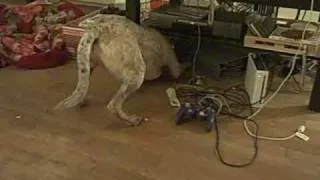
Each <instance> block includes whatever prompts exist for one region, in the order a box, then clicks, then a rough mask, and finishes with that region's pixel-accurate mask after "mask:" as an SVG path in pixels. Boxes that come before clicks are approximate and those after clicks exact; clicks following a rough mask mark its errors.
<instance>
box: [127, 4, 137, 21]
mask: <svg viewBox="0 0 320 180" xmlns="http://www.w3.org/2000/svg"><path fill="white" fill-rule="evenodd" d="M126 12H127V18H129V19H131V20H132V21H134V22H135V23H137V24H140V0H126Z"/></svg>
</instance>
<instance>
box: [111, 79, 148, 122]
mask: <svg viewBox="0 0 320 180" xmlns="http://www.w3.org/2000/svg"><path fill="white" fill-rule="evenodd" d="M132 79H134V80H133V81H131V82H124V83H123V84H122V85H121V86H120V88H119V90H118V91H117V93H116V95H115V96H114V97H113V98H112V99H111V101H110V102H109V104H108V110H109V111H111V112H113V113H116V114H117V115H118V116H119V117H120V118H121V119H124V120H126V121H127V123H128V125H134V126H135V125H139V124H140V123H141V122H142V121H144V120H145V119H144V117H142V116H137V115H128V114H127V113H126V112H124V110H123V104H124V103H125V101H126V100H127V99H128V97H129V96H130V95H131V94H132V93H134V92H135V91H137V90H138V89H139V88H140V86H141V84H142V82H143V76H137V77H134V78H132Z"/></svg>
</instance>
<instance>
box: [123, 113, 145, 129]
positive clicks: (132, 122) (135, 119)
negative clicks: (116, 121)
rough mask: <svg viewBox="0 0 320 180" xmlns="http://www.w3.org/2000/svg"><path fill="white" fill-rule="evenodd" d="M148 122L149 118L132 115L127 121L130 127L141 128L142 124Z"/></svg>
mask: <svg viewBox="0 0 320 180" xmlns="http://www.w3.org/2000/svg"><path fill="white" fill-rule="evenodd" d="M148 120H149V119H148V118H145V117H143V116H136V115H132V116H130V117H129V119H128V120H127V124H128V125H129V126H139V125H140V124H141V123H142V122H144V121H148Z"/></svg>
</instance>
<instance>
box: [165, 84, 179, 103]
mask: <svg viewBox="0 0 320 180" xmlns="http://www.w3.org/2000/svg"><path fill="white" fill-rule="evenodd" d="M166 93H167V96H168V98H169V103H170V105H171V106H172V107H180V106H181V104H180V101H179V99H178V98H177V94H176V90H175V89H173V88H171V87H170V88H168V89H167V90H166Z"/></svg>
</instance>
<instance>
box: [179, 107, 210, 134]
mask: <svg viewBox="0 0 320 180" xmlns="http://www.w3.org/2000/svg"><path fill="white" fill-rule="evenodd" d="M198 116H200V117H202V119H203V120H205V121H207V123H208V124H207V127H206V130H207V131H208V132H210V131H211V130H212V128H213V126H214V122H215V120H216V110H215V109H214V108H213V107H204V106H201V105H199V104H192V103H185V104H183V105H182V106H181V107H180V109H179V110H178V112H177V114H176V125H181V124H183V123H184V122H186V120H187V119H197V117H198Z"/></svg>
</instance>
